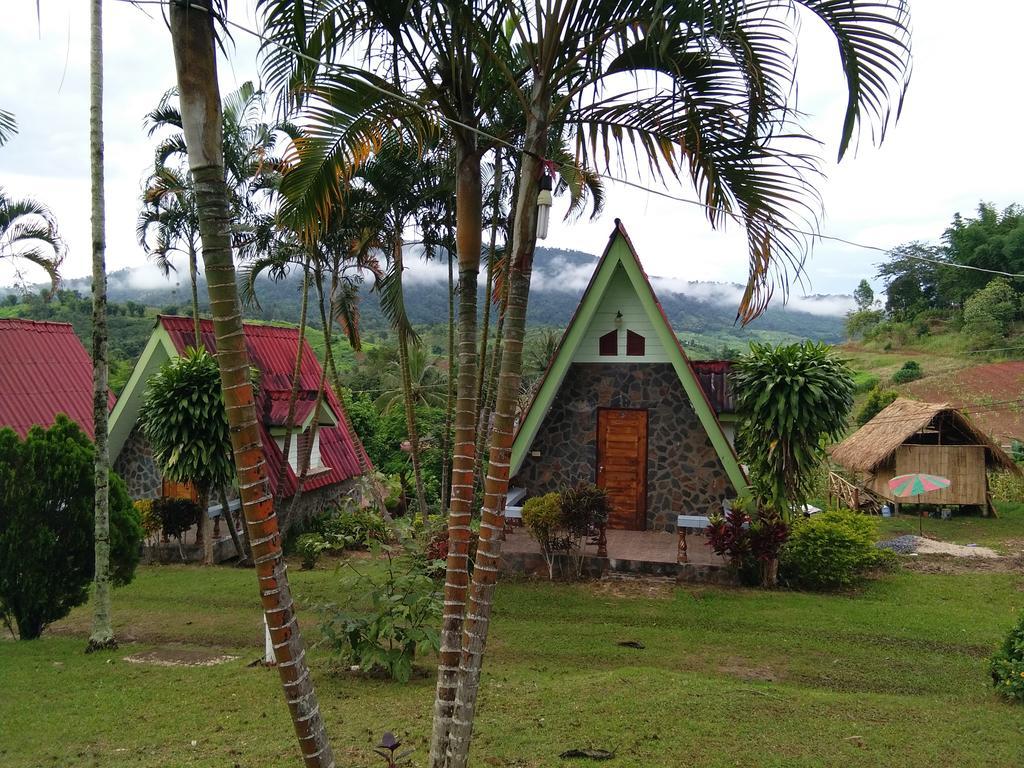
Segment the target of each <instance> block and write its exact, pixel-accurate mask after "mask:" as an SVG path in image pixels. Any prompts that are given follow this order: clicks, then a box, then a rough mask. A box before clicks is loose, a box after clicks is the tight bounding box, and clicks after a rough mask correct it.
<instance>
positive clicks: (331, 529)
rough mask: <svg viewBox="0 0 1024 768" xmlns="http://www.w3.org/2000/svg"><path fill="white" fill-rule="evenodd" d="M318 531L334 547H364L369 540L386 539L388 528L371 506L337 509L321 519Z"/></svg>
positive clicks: (367, 544)
mask: <svg viewBox="0 0 1024 768" xmlns="http://www.w3.org/2000/svg"><path fill="white" fill-rule="evenodd" d="M319 528H320V531H319V532H320V533H322V534H323V535H324V537H325V538H326V539H328V540H329V541H332V548H334V549H339V550H340V549H366V548H367V546H369V544H370V542H371V541H386V540H387V538H388V528H387V525H385V523H384V518H382V517H381V516H380V515H378V514H377V513H376V512H374V511H373V509H372V508H370V507H366V508H363V509H361V508H358V507H357V508H355V509H345V508H342V509H339V510H338V511H337V512H336V513H335V514H333V515H331V516H330V517H328V518H326V519H325V520H323V521H322V522H321V523H320V525H319Z"/></svg>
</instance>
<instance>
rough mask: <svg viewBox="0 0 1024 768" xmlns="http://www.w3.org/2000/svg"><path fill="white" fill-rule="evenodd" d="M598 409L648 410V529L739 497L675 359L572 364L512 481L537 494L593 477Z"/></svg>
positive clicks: (671, 525)
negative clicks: (695, 408) (675, 363)
mask: <svg viewBox="0 0 1024 768" xmlns="http://www.w3.org/2000/svg"><path fill="white" fill-rule="evenodd" d="M598 408H644V409H646V410H647V413H648V416H647V529H648V530H655V531H673V532H674V531H675V530H676V515H679V514H690V515H707V514H710V513H711V512H713V511H719V510H721V505H722V499H724V498H731V497H734V496H735V495H736V492H735V490H734V489H733V487H732V483H731V482H730V481H729V478H728V476H727V475H726V472H725V468H724V467H723V466H722V462H721V461H720V460H719V458H718V455H717V454H716V453H715V449H714V447H713V446H712V445H711V439H710V438H709V437H708V435H707V433H706V432H705V431H704V428H703V426H702V425H701V423H700V419H699V418H698V417H697V414H696V412H695V411H694V409H693V406H692V405H691V404H690V400H689V398H688V397H687V395H686V392H685V391H684V390H683V386H682V384H681V383H680V382H679V377H678V376H677V375H676V372H675V369H674V368H673V367H672V365H671V364H670V363H632V364H621V363H616V364H608V363H573V364H572V366H570V368H569V371H568V372H567V373H566V376H565V381H564V382H563V383H562V388H561V390H560V391H559V392H558V394H557V395H556V396H555V399H554V402H553V403H552V405H551V408H550V410H549V411H548V413H547V416H546V417H545V418H544V421H543V423H542V424H541V426H540V430H539V431H538V432H537V437H536V438H535V439H534V442H533V445H532V446H531V448H530V451H528V452H527V456H526V459H525V460H524V462H523V465H522V468H521V469H520V470H519V474H518V475H517V476H516V477H515V478H514V479H513V481H512V484H513V485H515V486H517V487H521V488H525V489H526V490H527V492H528V494H529V495H530V496H534V495H538V494H543V493H549V492H550V491H554V490H558V489H559V488H560V487H562V486H565V485H570V484H572V483H576V482H579V481H581V480H583V481H587V482H591V483H592V482H594V480H595V478H596V475H597V472H596V466H595V460H596V457H597V409H598ZM532 451H539V453H540V455H539V456H537V457H534V456H531V455H530V452H532Z"/></svg>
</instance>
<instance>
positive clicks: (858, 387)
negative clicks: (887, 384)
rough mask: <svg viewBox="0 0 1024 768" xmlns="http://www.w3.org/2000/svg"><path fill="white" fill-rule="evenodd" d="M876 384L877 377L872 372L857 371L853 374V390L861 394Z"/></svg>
mask: <svg viewBox="0 0 1024 768" xmlns="http://www.w3.org/2000/svg"><path fill="white" fill-rule="evenodd" d="M877 386H878V377H877V376H876V375H875V374H873V373H866V372H864V371H858V372H857V373H855V374H853V392H854V394H857V395H862V394H864V393H865V392H870V391H871V390H872V389H874V388H875V387H877Z"/></svg>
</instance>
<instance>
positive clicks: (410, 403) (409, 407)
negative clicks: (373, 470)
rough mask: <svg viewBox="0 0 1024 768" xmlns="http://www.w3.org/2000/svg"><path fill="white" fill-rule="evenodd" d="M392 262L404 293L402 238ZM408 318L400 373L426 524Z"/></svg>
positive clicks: (400, 346) (400, 343)
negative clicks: (407, 331)
mask: <svg viewBox="0 0 1024 768" xmlns="http://www.w3.org/2000/svg"><path fill="white" fill-rule="evenodd" d="M392 253H393V255H392V260H393V262H394V270H395V279H396V280H397V281H398V290H399V291H403V290H404V289H403V287H402V272H403V270H404V269H405V264H404V258H403V254H402V238H401V237H396V238H395V246H394V249H393V252H392ZM407 322H408V320H407V318H404V317H403V318H401V321H400V323H399V325H398V371H399V374H400V375H401V377H402V404H403V406H404V407H405V431H406V433H407V434H408V435H409V456H410V457H411V458H412V476H413V481H414V483H415V485H416V504H417V505H418V506H419V508H420V515H421V516H422V518H423V522H424V523H426V522H427V519H428V518H429V516H430V510H429V509H428V507H427V493H426V490H425V489H424V487H423V472H422V470H421V468H420V434H419V429H418V428H417V426H416V402H415V400H414V398H413V391H412V376H411V375H410V373H409V336H408V334H407V333H406V331H405V328H406V323H407Z"/></svg>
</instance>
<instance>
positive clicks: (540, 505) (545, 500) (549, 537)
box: [523, 493, 570, 579]
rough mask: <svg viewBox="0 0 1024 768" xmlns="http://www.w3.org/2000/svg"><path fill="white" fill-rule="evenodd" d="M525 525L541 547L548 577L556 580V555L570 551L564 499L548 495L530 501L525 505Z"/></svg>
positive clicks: (553, 494) (551, 494) (557, 495)
mask: <svg viewBox="0 0 1024 768" xmlns="http://www.w3.org/2000/svg"><path fill="white" fill-rule="evenodd" d="M523 525H524V526H526V529H527V530H528V531H529V532H530V535H531V536H533V538H534V539H536V540H537V543H538V544H539V545H540V552H541V554H542V555H543V556H544V562H546V563H547V565H548V577H549V578H551V579H553V578H555V555H556V554H558V553H559V552H565V551H567V550H568V549H569V542H570V537H569V535H568V532H567V531H566V529H565V521H564V519H563V518H562V497H561V494H559V493H548V494H545V495H543V496H537V497H535V498H532V499H528V500H527V501H526V503H525V504H524V505H523Z"/></svg>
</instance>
